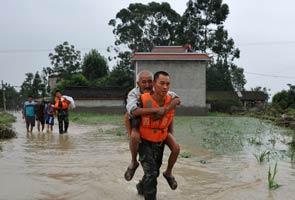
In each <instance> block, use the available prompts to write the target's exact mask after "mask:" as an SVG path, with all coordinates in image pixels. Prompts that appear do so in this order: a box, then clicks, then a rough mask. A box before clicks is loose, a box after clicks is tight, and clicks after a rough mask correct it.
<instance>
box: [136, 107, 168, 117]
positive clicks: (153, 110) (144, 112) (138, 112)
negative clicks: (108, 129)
mask: <svg viewBox="0 0 295 200" xmlns="http://www.w3.org/2000/svg"><path fill="white" fill-rule="evenodd" d="M165 113H167V108H165V107H160V108H140V107H137V108H136V109H135V110H133V112H132V115H133V116H141V115H150V114H157V115H164V114H165Z"/></svg>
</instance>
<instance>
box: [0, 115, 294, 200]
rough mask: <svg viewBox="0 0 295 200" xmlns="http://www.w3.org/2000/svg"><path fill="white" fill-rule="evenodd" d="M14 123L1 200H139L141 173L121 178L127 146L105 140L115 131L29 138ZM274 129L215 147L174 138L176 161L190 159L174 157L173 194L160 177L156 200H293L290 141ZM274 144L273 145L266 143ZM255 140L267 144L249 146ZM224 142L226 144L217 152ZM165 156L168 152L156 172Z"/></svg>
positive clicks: (1, 168)
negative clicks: (271, 181)
mask: <svg viewBox="0 0 295 200" xmlns="http://www.w3.org/2000/svg"><path fill="white" fill-rule="evenodd" d="M17 117H18V118H17V122H16V123H15V124H14V126H15V129H16V131H17V132H18V137H17V138H16V139H11V140H5V141H0V147H1V148H0V200H2V199H3V200H10V199H13V200H18V199H21V200H23V199H25V200H26V199H28V200H31V199H44V200H45V199H48V200H51V199H58V200H75V199H83V200H84V199H87V200H92V199H102V200H118V199H120V200H125V199H126V200H141V199H143V198H142V197H141V196H139V195H137V193H136V189H135V185H136V183H137V182H138V180H139V179H140V178H141V176H142V175H143V172H142V169H141V168H139V169H138V170H137V172H136V174H135V176H134V178H133V180H132V181H130V182H126V181H125V180H124V177H123V174H124V171H125V169H126V168H127V165H128V161H129V150H128V140H127V139H126V137H125V136H116V135H115V134H107V133H106V131H107V130H108V129H112V128H116V127H114V126H112V125H107V124H106V125H105V126H101V127H94V126H92V127H89V126H83V125H77V124H73V123H70V128H69V133H68V134H64V135H59V134H58V133H57V130H56V129H57V126H55V127H54V128H55V130H54V132H53V133H52V134H47V133H46V134H38V133H37V132H36V130H34V131H35V132H33V135H27V134H26V132H25V124H24V122H23V120H22V119H21V118H20V115H17ZM122 120H123V119H122ZM279 130H280V129H276V130H272V131H271V132H263V135H262V136H263V137H262V136H261V135H260V136H261V137H259V138H256V136H255V135H253V134H252V135H251V134H249V135H246V136H245V135H243V136H241V134H239V133H238V134H237V135H233V136H230V138H228V137H226V136H222V137H221V139H220V138H219V139H218V140H217V138H218V136H216V135H214V133H212V132H208V133H207V134H206V135H197V136H187V137H186V139H180V138H181V136H179V135H178V136H177V137H176V138H177V139H178V138H179V141H180V143H181V149H182V150H181V152H182V155H184V153H187V152H188V155H189V156H188V157H189V158H184V157H185V156H180V157H179V160H178V161H177V164H176V165H175V170H174V175H175V177H176V179H177V181H178V188H177V190H175V191H172V190H170V188H169V186H168V185H167V183H166V181H165V180H164V178H163V177H162V176H160V177H159V178H158V200H164V199H165V200H166V199H169V200H195V199H196V200H197V199H209V200H211V199H212V200H213V199H218V200H220V199H221V200H231V199H232V200H236V199H241V200H243V199H245V200H246V199H284V200H285V199H294V196H295V190H294V188H295V166H294V164H293V162H291V160H290V157H288V155H289V154H288V152H289V147H288V145H286V143H287V142H289V141H291V140H292V138H291V137H290V136H287V135H285V134H280V133H279V134H277V133H276V132H277V131H279ZM255 134H257V133H255ZM254 136H255V138H254ZM274 137H276V138H275V139H274V140H275V141H276V143H270V142H269V141H272V140H271V139H273V138H274ZM254 139H255V140H256V139H257V140H260V142H262V143H264V144H265V145H260V146H258V145H257V144H254V142H253V141H254ZM223 140H227V141H229V142H228V143H227V144H224V146H222V147H221V148H215V147H217V146H218V144H222V142H223ZM193 141H195V142H193ZM200 141H202V142H200ZM201 143H202V144H201ZM204 144H205V145H204ZM232 144H233V145H234V146H235V147H234V148H233V147H231V145H232ZM271 145H272V146H271ZM266 148H270V149H271V153H270V161H269V162H267V161H266V162H264V163H262V164H260V163H258V162H257V160H256V158H255V156H254V154H255V153H257V154H258V153H259V152H262V151H263V150H265V149H266ZM219 149H223V151H220V150H219ZM168 154H169V150H168V148H166V149H165V156H164V163H163V166H162V171H163V170H164V169H165V167H166V164H167V158H168ZM275 161H277V162H278V174H277V176H276V178H275V181H276V182H277V183H278V184H280V185H281V187H279V188H278V189H276V190H269V189H268V182H267V173H268V168H269V166H270V167H271V168H272V169H273V167H274V163H275Z"/></svg>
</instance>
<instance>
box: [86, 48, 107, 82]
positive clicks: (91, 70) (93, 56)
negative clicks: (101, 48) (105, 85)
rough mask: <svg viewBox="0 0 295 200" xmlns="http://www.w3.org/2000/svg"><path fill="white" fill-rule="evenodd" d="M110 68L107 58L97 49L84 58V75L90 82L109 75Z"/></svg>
mask: <svg viewBox="0 0 295 200" xmlns="http://www.w3.org/2000/svg"><path fill="white" fill-rule="evenodd" d="M108 72H109V68H108V65H107V60H106V58H105V57H103V56H102V55H100V54H99V53H98V51H97V50H96V49H92V50H91V51H90V52H89V53H86V54H85V56H84V58H83V64H82V74H83V75H84V77H85V78H87V79H88V80H89V81H94V80H96V79H99V78H102V77H104V76H106V75H108Z"/></svg>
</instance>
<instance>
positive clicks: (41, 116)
mask: <svg viewBox="0 0 295 200" xmlns="http://www.w3.org/2000/svg"><path fill="white" fill-rule="evenodd" d="M35 115H36V121H37V129H38V132H39V133H40V132H41V131H42V132H43V130H44V128H45V105H44V102H43V100H42V99H38V100H37V105H36V106H35ZM40 126H41V129H40Z"/></svg>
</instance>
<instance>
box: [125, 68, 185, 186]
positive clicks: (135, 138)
mask: <svg viewBox="0 0 295 200" xmlns="http://www.w3.org/2000/svg"><path fill="white" fill-rule="evenodd" d="M152 76H153V75H152V73H151V72H149V71H141V72H139V73H138V75H137V85H138V87H136V88H134V89H132V90H131V91H130V92H129V94H128V98H127V106H126V108H127V114H126V116H125V126H126V129H127V131H128V136H129V138H130V141H129V147H130V152H131V162H130V164H129V166H128V168H127V170H126V172H125V174H124V177H125V179H126V180H127V181H130V180H131V179H132V178H133V176H134V173H135V171H136V169H137V168H138V166H139V163H138V162H137V152H138V145H139V143H140V134H139V130H138V126H139V124H138V123H139V121H138V120H140V118H138V117H140V116H138V117H136V116H133V115H132V112H133V111H134V110H135V109H137V108H138V105H137V102H138V101H139V97H140V95H141V94H143V93H144V92H151V91H152V82H153V81H152V80H153V77H152ZM168 94H169V95H170V96H171V97H172V98H173V100H172V101H171V103H170V104H169V106H168V108H164V107H161V108H153V116H154V117H157V118H161V117H163V115H164V114H165V113H167V112H169V111H170V110H171V109H174V108H175V107H176V106H177V105H178V104H180V99H179V98H178V96H177V95H176V94H175V93H174V92H171V91H168ZM170 128H171V129H170V131H169V135H168V137H167V139H166V140H165V143H166V144H167V145H168V147H169V148H170V150H171V154H170V156H169V159H168V165H167V169H166V171H165V172H164V173H163V175H164V177H165V178H166V180H167V182H168V184H169V186H170V188H171V189H173V190H175V189H176V188H177V182H176V180H175V178H174V177H173V175H172V168H173V166H174V164H175V163H176V160H177V157H178V154H179V145H178V144H177V143H176V141H175V140H174V137H173V135H172V134H173V128H172V126H171V127H170Z"/></svg>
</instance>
